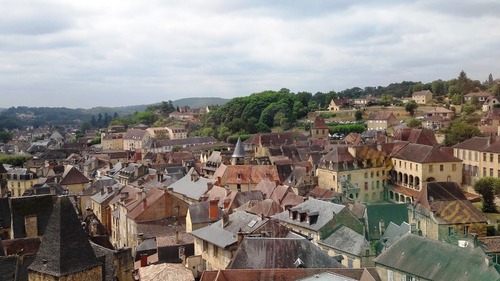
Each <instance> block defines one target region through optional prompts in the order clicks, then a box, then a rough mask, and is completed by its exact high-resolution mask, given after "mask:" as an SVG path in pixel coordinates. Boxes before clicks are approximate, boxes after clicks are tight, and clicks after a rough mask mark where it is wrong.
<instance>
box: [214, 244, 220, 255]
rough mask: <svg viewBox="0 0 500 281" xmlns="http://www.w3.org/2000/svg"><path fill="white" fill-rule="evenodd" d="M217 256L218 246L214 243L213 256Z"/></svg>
mask: <svg viewBox="0 0 500 281" xmlns="http://www.w3.org/2000/svg"><path fill="white" fill-rule="evenodd" d="M217 256H219V247H217V246H215V245H214V257H217Z"/></svg>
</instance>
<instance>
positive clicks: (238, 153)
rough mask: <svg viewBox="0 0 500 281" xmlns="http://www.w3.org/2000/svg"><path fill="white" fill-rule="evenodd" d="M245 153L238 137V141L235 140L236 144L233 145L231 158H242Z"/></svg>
mask: <svg viewBox="0 0 500 281" xmlns="http://www.w3.org/2000/svg"><path fill="white" fill-rule="evenodd" d="M246 156H247V154H246V153H245V149H244V148H243V144H242V143H241V139H240V138H238V141H237V142H236V146H235V147H234V152H233V155H232V156H231V158H242V157H246Z"/></svg>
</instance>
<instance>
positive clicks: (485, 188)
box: [474, 177, 500, 213]
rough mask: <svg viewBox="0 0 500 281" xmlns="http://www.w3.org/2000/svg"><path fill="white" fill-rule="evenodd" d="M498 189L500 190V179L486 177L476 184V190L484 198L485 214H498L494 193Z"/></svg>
mask: <svg viewBox="0 0 500 281" xmlns="http://www.w3.org/2000/svg"><path fill="white" fill-rule="evenodd" d="M497 189H500V179H496V178H492V177H484V178H480V179H479V180H477V181H476V182H475V183H474V190H475V191H476V192H477V193H479V194H480V195H481V196H482V197H483V212H485V213H496V212H497V207H496V204H495V193H494V191H495V190H497Z"/></svg>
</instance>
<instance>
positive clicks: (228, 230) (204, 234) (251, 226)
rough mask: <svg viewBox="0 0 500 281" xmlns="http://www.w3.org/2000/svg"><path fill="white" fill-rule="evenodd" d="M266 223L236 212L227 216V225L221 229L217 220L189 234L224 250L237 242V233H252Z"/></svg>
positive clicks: (247, 214) (251, 215) (250, 215)
mask: <svg viewBox="0 0 500 281" xmlns="http://www.w3.org/2000/svg"><path fill="white" fill-rule="evenodd" d="M266 222H267V219H264V220H261V218H260V217H259V216H256V215H253V214H249V213H246V212H242V211H236V212H234V213H232V214H231V215H229V220H228V223H226V224H225V226H224V228H222V221H221V220H219V221H217V222H215V223H213V224H211V225H209V226H206V227H203V228H200V229H197V230H195V231H193V232H192V233H191V234H192V235H193V236H195V237H198V238H200V239H203V240H205V241H208V242H209V243H212V244H214V245H216V246H218V247H221V248H226V247H228V246H230V245H232V244H234V243H236V242H237V241H238V235H237V233H238V232H239V231H242V232H247V233H252V232H253V231H255V230H256V229H257V228H259V227H260V226H262V225H263V224H265V223H266Z"/></svg>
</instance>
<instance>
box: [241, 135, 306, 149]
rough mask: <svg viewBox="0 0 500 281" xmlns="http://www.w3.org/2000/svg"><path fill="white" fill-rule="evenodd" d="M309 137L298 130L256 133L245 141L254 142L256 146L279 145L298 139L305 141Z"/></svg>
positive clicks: (247, 142)
mask: <svg viewBox="0 0 500 281" xmlns="http://www.w3.org/2000/svg"><path fill="white" fill-rule="evenodd" d="M305 140H307V137H306V136H304V135H303V134H301V133H297V132H281V133H265V134H256V135H253V136H252V137H251V138H248V139H247V140H245V141H244V142H243V143H244V144H252V145H254V146H260V145H262V146H265V147H269V146H279V145H284V144H292V143H294V142H296V141H305Z"/></svg>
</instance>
